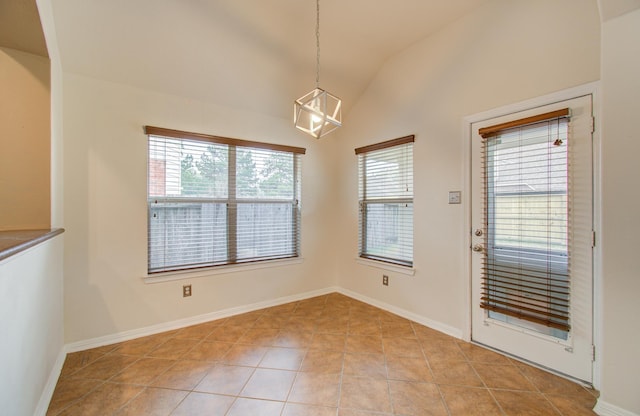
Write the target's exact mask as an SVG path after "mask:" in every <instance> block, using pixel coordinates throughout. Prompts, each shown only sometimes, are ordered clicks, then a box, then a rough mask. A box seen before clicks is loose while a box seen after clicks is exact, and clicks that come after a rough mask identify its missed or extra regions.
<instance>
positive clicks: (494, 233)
mask: <svg viewBox="0 0 640 416" xmlns="http://www.w3.org/2000/svg"><path fill="white" fill-rule="evenodd" d="M568 117H569V109H563V110H558V111H554V112H551V113H545V114H542V115H539V116H534V117H531V118H528V119H522V120H517V121H514V122H510V123H507V124H506V125H498V126H491V127H487V128H484V129H480V135H481V136H482V137H483V159H484V160H483V166H484V179H485V180H484V192H485V195H486V197H485V203H486V209H485V224H486V260H485V262H484V266H483V284H482V287H483V292H482V303H481V305H480V306H481V307H482V308H484V309H487V310H488V311H489V316H490V317H492V318H495V319H500V320H505V319H506V317H505V315H506V316H513V317H516V318H518V319H522V320H526V321H528V322H533V323H535V324H539V325H543V326H546V327H549V328H552V329H553V330H550V331H549V333H550V334H553V335H554V336H556V337H558V338H562V339H567V336H568V331H569V328H570V327H569V289H570V281H569V234H570V231H571V230H570V222H569V150H570V146H571V141H570V140H569V135H568V131H569V121H568V120H569V119H568Z"/></svg>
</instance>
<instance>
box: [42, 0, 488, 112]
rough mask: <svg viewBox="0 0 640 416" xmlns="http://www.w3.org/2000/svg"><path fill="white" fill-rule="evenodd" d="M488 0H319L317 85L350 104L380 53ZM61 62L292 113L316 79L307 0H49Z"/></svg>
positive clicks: (311, 5) (132, 81)
mask: <svg viewBox="0 0 640 416" xmlns="http://www.w3.org/2000/svg"><path fill="white" fill-rule="evenodd" d="M486 1H487V0H447V1H443V0H322V1H321V3H320V19H321V20H320V35H321V36H320V42H321V71H320V85H321V87H322V88H324V89H326V90H328V91H330V92H332V93H334V94H336V95H338V96H340V97H341V98H342V99H343V102H344V110H345V112H348V110H349V108H351V106H352V105H353V103H354V102H355V101H356V99H357V98H358V97H359V96H360V94H361V93H362V92H363V91H364V89H365V88H366V87H367V85H368V84H369V82H370V81H371V80H372V78H373V77H374V75H375V74H376V72H377V71H378V69H379V68H380V67H381V65H382V64H383V62H384V61H385V60H386V59H388V58H389V57H390V56H392V55H394V54H396V53H398V52H399V51H401V50H403V49H405V48H407V47H408V46H410V45H411V44H413V43H414V42H416V41H418V40H420V39H423V38H424V37H426V36H428V35H430V34H432V33H434V32H435V31H437V30H439V29H440V28H442V27H443V26H445V25H447V24H448V23H450V22H452V21H454V20H455V19H458V18H459V17H461V16H462V15H464V14H465V13H468V12H470V11H472V10H473V9H474V8H476V7H479V6H480V5H481V4H482V3H484V2H486ZM52 4H53V10H54V19H55V26H56V32H57V36H58V44H59V47H60V56H61V60H62V66H63V69H64V70H65V71H70V72H75V73H80V74H86V75H89V76H93V77H97V78H101V79H105V80H110V81H115V82H119V83H124V84H129V85H134V86H138V87H141V88H146V89H152V90H156V91H161V92H166V93H170V94H176V95H180V96H184V97H191V98H196V99H201V100H205V101H208V102H214V103H220V104H224V105H225V106H230V107H235V108H240V109H244V110H250V111H258V112H261V113H266V114H270V115H273V116H277V117H287V118H288V117H291V116H292V112H293V109H292V107H293V100H294V99H295V98H298V97H299V96H301V95H303V94H305V93H306V92H308V91H309V90H311V89H312V88H313V87H314V86H315V72H316V71H315V62H316V51H315V45H316V43H315V13H316V4H315V1H314V0H160V1H158V0H135V1H131V0H109V1H98V0H59V1H58V0H54V1H52Z"/></svg>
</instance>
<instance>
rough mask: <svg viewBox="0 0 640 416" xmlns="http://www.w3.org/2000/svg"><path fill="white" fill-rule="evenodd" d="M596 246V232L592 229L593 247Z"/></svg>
mask: <svg viewBox="0 0 640 416" xmlns="http://www.w3.org/2000/svg"><path fill="white" fill-rule="evenodd" d="M595 246H596V232H595V230H591V247H595Z"/></svg>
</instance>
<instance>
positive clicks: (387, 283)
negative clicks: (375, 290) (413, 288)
mask: <svg viewBox="0 0 640 416" xmlns="http://www.w3.org/2000/svg"><path fill="white" fill-rule="evenodd" d="M382 284H383V285H385V286H389V276H387V275H386V274H383V275H382Z"/></svg>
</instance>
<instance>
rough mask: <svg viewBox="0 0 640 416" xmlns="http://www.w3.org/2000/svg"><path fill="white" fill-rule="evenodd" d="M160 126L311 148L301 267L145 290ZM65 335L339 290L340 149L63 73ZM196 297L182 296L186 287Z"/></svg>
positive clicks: (241, 116) (286, 124)
mask: <svg viewBox="0 0 640 416" xmlns="http://www.w3.org/2000/svg"><path fill="white" fill-rule="evenodd" d="M146 124H148V125H154V126H159V127H167V128H173V129H180V130H186V131H195V132H202V133H208V134H216V135H221V136H228V137H236V138H241V139H248V140H254V141H266V142H274V143H281V144H286V145H294V146H299V147H305V148H307V154H306V155H304V156H303V162H302V163H303V186H302V207H303V216H302V254H303V257H304V261H303V262H302V264H295V265H288V266H283V267H273V268H266V269H259V270H253V271H244V272H236V273H227V274H218V275H213V276H207V277H201V278H193V279H187V280H180V281H172V282H167V283H156V284H145V283H144V282H143V281H142V277H143V276H144V275H145V273H146V267H147V263H146V262H147V255H146V252H147V208H146V192H147V178H146V175H147V167H146V166H147V159H146V158H147V155H146V151H147V137H146V136H145V135H144V134H143V129H142V126H143V125H146ZM64 161H65V162H64V180H65V186H64V200H65V228H66V230H67V232H66V233H65V239H66V249H65V306H66V307H65V330H66V331H65V332H66V341H67V342H68V343H70V342H76V341H82V340H87V339H91V338H96V337H100V336H105V335H113V334H117V333H120V332H123V331H127V330H133V329H139V328H144V327H148V326H151V325H156V324H162V323H165V322H169V321H173V320H178V319H182V318H188V317H193V316H197V315H200V314H207V313H212V312H215V311H220V310H224V309H227V308H232V307H238V306H243V305H248V304H252V303H256V302H261V301H267V300H273V299H276V298H279V297H283V296H289V295H295V294H299V293H304V292H307V291H312V290H316V289H324V288H327V287H330V286H333V285H335V283H336V280H335V278H336V275H335V270H334V269H333V268H332V267H330V266H329V265H327V262H326V261H325V260H324V258H325V257H324V253H326V251H327V246H328V245H329V244H331V241H330V237H331V235H330V230H329V228H328V227H327V226H326V224H327V223H329V222H330V219H331V217H330V212H328V211H325V210H324V207H325V205H324V204H325V202H326V201H327V199H328V198H329V196H330V194H331V192H333V190H332V189H331V186H332V182H331V180H330V178H331V177H332V162H331V158H330V154H329V153H328V152H327V151H325V150H324V149H323V147H322V146H321V145H320V142H318V141H317V140H314V139H312V138H310V137H308V136H306V135H303V134H302V133H298V132H297V131H296V130H295V129H294V128H293V126H292V123H291V121H290V120H282V119H273V118H270V117H267V116H263V115H259V114H252V113H246V112H239V111H234V110H231V109H228V108H221V107H216V106H213V105H208V104H204V103H202V102H198V101H194V100H189V99H186V98H180V97H174V96H167V95H162V94H156V93H152V92H149V91H144V90H140V89H136V88H131V87H127V86H124V85H119V84H113V83H108V82H103V81H98V80H95V79H91V78H87V77H83V76H79V75H73V74H65V78H64ZM186 283H191V284H192V285H193V296H192V297H190V298H183V297H182V285H183V284H186Z"/></svg>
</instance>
